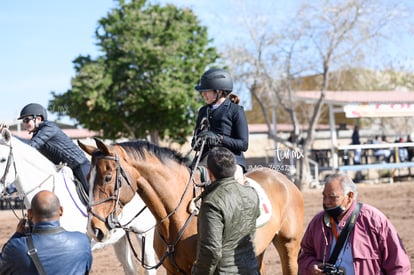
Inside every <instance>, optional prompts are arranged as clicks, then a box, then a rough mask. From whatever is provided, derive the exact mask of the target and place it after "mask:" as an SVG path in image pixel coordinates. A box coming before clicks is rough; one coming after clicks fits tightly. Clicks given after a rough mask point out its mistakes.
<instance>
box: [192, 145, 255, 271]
mask: <svg viewBox="0 0 414 275" xmlns="http://www.w3.org/2000/svg"><path fill="white" fill-rule="evenodd" d="M207 168H208V171H209V175H210V179H211V181H212V183H211V184H210V185H208V186H207V187H206V188H205V191H204V193H203V195H202V203H201V206H200V213H199V215H198V245H197V260H196V262H195V263H194V266H193V268H192V272H191V273H192V274H193V275H196V274H200V275H207V274H246V275H255V274H260V271H259V264H258V261H257V258H256V253H255V245H254V237H255V232H256V219H257V217H258V216H259V214H260V211H259V198H258V195H257V193H256V191H255V190H254V189H253V187H250V186H245V185H242V184H240V183H238V182H237V181H236V180H235V179H234V172H235V169H236V162H235V158H234V156H233V154H232V153H231V151H230V150H228V149H226V148H224V147H214V148H212V149H211V150H210V152H209V154H208V157H207Z"/></svg>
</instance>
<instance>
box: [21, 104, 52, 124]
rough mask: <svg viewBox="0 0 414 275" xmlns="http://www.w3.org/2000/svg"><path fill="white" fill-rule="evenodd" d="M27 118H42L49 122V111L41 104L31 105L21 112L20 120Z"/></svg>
mask: <svg viewBox="0 0 414 275" xmlns="http://www.w3.org/2000/svg"><path fill="white" fill-rule="evenodd" d="M27 116H34V117H37V116H41V117H42V118H43V120H47V111H46V109H45V108H43V106H42V105H40V104H37V103H30V104H27V105H26V106H24V107H23V109H22V110H21V111H20V116H19V118H18V119H22V118H24V117H27Z"/></svg>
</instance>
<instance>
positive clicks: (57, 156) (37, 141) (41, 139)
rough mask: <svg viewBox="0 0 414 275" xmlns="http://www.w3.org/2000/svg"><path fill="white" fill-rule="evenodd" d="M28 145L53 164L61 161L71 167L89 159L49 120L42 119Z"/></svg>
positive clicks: (75, 166)
mask: <svg viewBox="0 0 414 275" xmlns="http://www.w3.org/2000/svg"><path fill="white" fill-rule="evenodd" d="M29 145H30V146H32V147H34V148H36V149H37V150H39V151H40V152H41V153H42V154H43V155H44V156H45V157H47V158H48V159H49V160H50V161H52V162H53V163H54V164H59V163H60V162H63V163H66V164H67V165H68V166H69V167H70V168H72V169H74V168H77V167H79V165H81V164H83V163H85V162H88V161H89V160H88V159H87V158H86V156H85V154H84V153H83V151H82V150H81V149H80V148H79V146H77V145H76V144H75V143H74V142H73V141H72V140H71V139H70V138H69V137H68V136H67V135H66V134H65V133H64V132H63V131H62V130H61V129H60V128H59V127H58V126H57V125H56V124H55V123H53V122H51V121H43V122H42V123H41V124H40V125H39V127H38V128H37V129H36V131H35V132H34V133H33V137H32V138H31V140H30V141H29Z"/></svg>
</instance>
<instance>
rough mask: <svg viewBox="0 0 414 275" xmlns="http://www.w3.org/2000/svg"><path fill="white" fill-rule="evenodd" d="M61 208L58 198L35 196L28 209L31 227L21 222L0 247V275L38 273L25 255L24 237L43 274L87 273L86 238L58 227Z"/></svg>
mask: <svg viewBox="0 0 414 275" xmlns="http://www.w3.org/2000/svg"><path fill="white" fill-rule="evenodd" d="M62 213H63V208H62V207H61V206H60V202H59V199H58V197H57V196H56V195H55V194H54V193H53V192H50V191H47V190H43V191H40V192H39V193H37V194H36V195H35V196H34V197H33V200H32V202H31V209H29V210H28V219H29V224H30V225H31V226H29V227H26V226H25V225H27V220H25V219H22V220H21V221H20V222H19V224H18V225H17V229H16V233H14V235H13V236H12V237H11V239H10V240H9V241H8V242H7V243H6V244H5V245H4V247H3V250H2V253H1V255H0V274H20V275H23V274H39V272H38V271H37V269H36V266H35V263H34V261H33V260H32V259H31V257H30V256H29V255H28V251H29V248H28V245H27V238H28V237H27V234H31V236H32V240H33V246H34V248H35V249H36V251H37V255H38V257H39V260H40V263H41V265H42V266H43V268H44V271H45V273H46V274H54V275H57V274H62V275H63V274H64V275H70V274H88V273H89V271H90V269H91V266H92V252H91V247H90V241H89V239H88V237H87V236H86V235H85V234H84V233H81V232H77V231H74V232H69V231H65V230H64V229H63V228H62V227H60V222H59V219H60V216H62Z"/></svg>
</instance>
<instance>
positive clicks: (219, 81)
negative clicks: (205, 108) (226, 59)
mask: <svg viewBox="0 0 414 275" xmlns="http://www.w3.org/2000/svg"><path fill="white" fill-rule="evenodd" d="M195 89H196V90H197V91H199V92H202V91H208V90H213V91H218V90H222V91H224V92H225V93H226V94H229V93H230V92H231V91H232V90H233V80H232V78H231V75H230V73H229V72H227V71H226V70H223V69H210V70H208V71H206V72H205V73H204V74H203V75H202V76H201V79H200V83H199V84H198V85H197V86H195Z"/></svg>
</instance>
